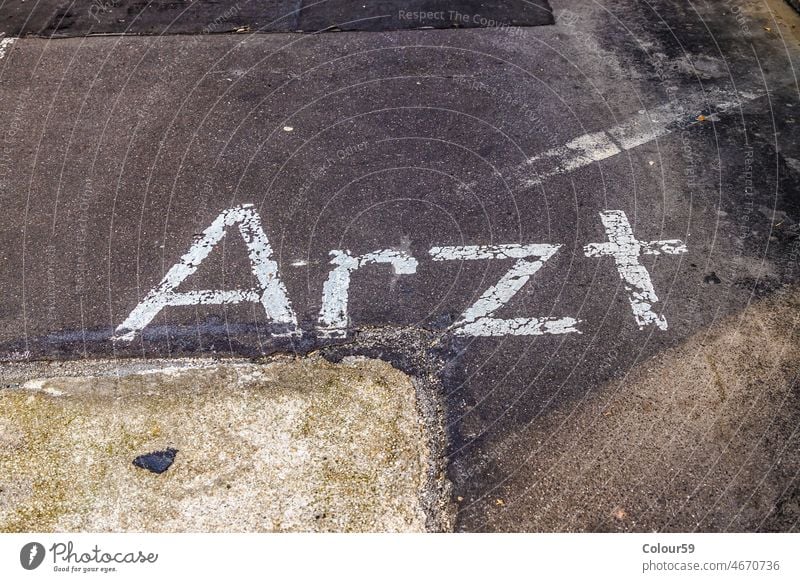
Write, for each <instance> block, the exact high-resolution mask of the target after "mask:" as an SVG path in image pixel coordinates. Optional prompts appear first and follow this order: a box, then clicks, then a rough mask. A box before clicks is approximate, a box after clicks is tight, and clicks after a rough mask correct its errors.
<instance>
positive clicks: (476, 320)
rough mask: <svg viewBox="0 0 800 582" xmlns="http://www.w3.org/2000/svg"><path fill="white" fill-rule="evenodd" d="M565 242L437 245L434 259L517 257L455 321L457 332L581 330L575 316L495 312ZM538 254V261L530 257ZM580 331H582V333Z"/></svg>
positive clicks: (498, 333) (485, 334)
mask: <svg viewBox="0 0 800 582" xmlns="http://www.w3.org/2000/svg"><path fill="white" fill-rule="evenodd" d="M559 248H561V245H544V244H530V245H521V244H507V245H487V246H464V247H433V248H432V249H431V250H430V251H429V253H430V255H431V258H432V259H433V260H434V261H464V260H471V261H475V260H486V259H516V262H515V263H514V266H513V267H511V269H510V270H509V271H508V272H506V274H505V275H503V276H502V277H501V279H500V280H499V281H498V282H497V284H495V285H493V286H492V287H490V288H489V289H487V290H486V291H485V292H484V293H483V295H481V296H480V298H479V299H478V300H477V301H476V302H475V303H474V304H473V305H472V306H470V307H469V308H467V310H466V311H465V312H464V313H463V314H462V315H461V318H460V319H459V320H458V321H456V323H454V324H453V326H452V330H453V332H454V333H455V334H456V335H468V336H483V337H497V336H504V335H544V334H564V333H574V332H578V329H577V328H576V327H575V326H576V325H577V324H578V320H576V319H574V318H572V317H518V318H515V319H499V318H496V317H493V315H494V314H495V312H497V310H499V309H500V308H501V307H502V306H503V305H505V304H506V303H508V302H509V301H510V300H511V298H512V297H514V295H516V294H517V292H519V290H520V289H522V287H523V286H524V285H525V284H526V283H527V282H528V280H529V279H530V278H531V277H532V276H533V274H534V273H536V271H538V270H539V269H541V268H542V265H544V263H545V261H547V260H548V259H549V258H550V257H552V256H553V255H554V254H556V252H557V251H558V249H559ZM532 257H535V258H536V260H528V259H530V258H532ZM578 333H580V332H578Z"/></svg>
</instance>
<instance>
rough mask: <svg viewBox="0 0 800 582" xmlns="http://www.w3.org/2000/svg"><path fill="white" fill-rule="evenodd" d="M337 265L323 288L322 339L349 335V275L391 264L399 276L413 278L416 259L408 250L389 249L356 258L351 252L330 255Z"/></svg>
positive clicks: (320, 335)
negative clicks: (362, 269) (383, 264)
mask: <svg viewBox="0 0 800 582" xmlns="http://www.w3.org/2000/svg"><path fill="white" fill-rule="evenodd" d="M330 254H331V256H332V257H333V259H331V264H332V265H335V266H334V268H333V269H332V270H331V272H330V274H329V275H328V279H327V281H325V284H324V285H323V288H322V309H321V310H320V313H319V327H318V328H317V334H318V336H319V337H322V338H341V337H346V336H347V325H348V315H347V304H348V301H349V294H350V275H351V274H352V273H353V272H354V271H356V270H358V269H360V268H361V267H363V266H364V265H369V264H378V263H388V264H390V265H392V267H393V269H394V273H395V274H396V275H413V274H414V273H416V272H417V260H416V259H415V258H414V257H412V256H411V255H410V254H409V253H407V252H406V251H402V250H400V251H398V250H394V249H386V250H382V251H375V252H374V253H367V254H365V255H361V256H360V257H354V256H352V255H351V254H350V252H349V251H339V250H334V251H331V252H330Z"/></svg>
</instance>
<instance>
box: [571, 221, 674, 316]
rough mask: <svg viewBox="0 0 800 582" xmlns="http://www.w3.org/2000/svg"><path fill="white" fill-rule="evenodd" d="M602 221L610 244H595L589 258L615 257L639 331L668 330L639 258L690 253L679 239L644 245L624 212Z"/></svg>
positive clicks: (588, 247)
mask: <svg viewBox="0 0 800 582" xmlns="http://www.w3.org/2000/svg"><path fill="white" fill-rule="evenodd" d="M600 219H601V220H602V222H603V226H604V227H605V231H606V235H607V236H608V241H609V242H606V243H591V244H588V245H586V246H585V247H584V248H583V251H584V254H585V255H586V256H587V257H606V256H609V257H613V258H614V262H615V263H616V266H617V271H618V272H619V276H620V277H621V278H622V281H623V283H624V285H625V290H626V291H627V293H628V301H629V302H630V304H631V309H632V310H633V316H634V318H635V319H636V323H637V325H638V326H639V329H644V328H645V327H647V326H649V325H655V326H656V327H658V328H659V329H661V330H666V329H667V320H666V318H665V317H664V316H663V315H659V314H657V313H655V312H654V311H653V304H655V303H656V302H657V301H658V296H657V295H656V292H655V289H654V288H653V282H652V280H651V279H650V273H649V272H648V271H647V269H646V268H645V267H644V265H642V264H641V263H640V262H639V256H640V255H642V254H645V255H661V254H666V255H678V254H682V253H685V252H687V248H686V245H685V244H684V243H683V242H682V241H680V240H677V239H672V240H657V241H650V242H642V241H639V240H637V239H636V237H635V236H634V235H633V229H632V228H631V225H630V222H628V217H627V216H626V215H625V213H624V212H623V211H622V210H604V211H603V212H601V213H600Z"/></svg>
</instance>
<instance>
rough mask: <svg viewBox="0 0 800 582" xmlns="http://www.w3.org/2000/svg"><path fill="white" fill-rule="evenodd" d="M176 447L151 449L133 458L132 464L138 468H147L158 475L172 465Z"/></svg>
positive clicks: (176, 451)
mask: <svg viewBox="0 0 800 582" xmlns="http://www.w3.org/2000/svg"><path fill="white" fill-rule="evenodd" d="M177 453H178V450H177V449H167V450H165V451H153V452H152V453H147V454H146V455H139V456H138V457H136V458H135V459H134V460H133V464H134V465H135V466H137V467H139V468H140V469H147V470H148V471H150V472H151V473H156V474H157V475H160V474H161V473H163V472H164V471H166V470H167V469H169V468H170V467H171V466H172V463H174V462H175V455H176V454H177Z"/></svg>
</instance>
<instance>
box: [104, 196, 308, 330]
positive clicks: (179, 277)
mask: <svg viewBox="0 0 800 582" xmlns="http://www.w3.org/2000/svg"><path fill="white" fill-rule="evenodd" d="M234 225H237V226H238V227H239V232H240V233H241V235H242V238H243V239H244V242H245V244H246V245H247V254H248V256H249V258H250V265H251V267H252V270H253V275H255V277H256V280H257V281H258V283H259V287H258V288H255V289H236V290H232V291H219V290H213V291H186V292H184V293H176V292H175V289H176V288H177V287H178V286H179V285H180V284H181V283H182V282H183V281H184V279H186V278H187V277H188V276H189V275H191V274H192V273H194V272H195V271H197V267H198V266H200V263H202V262H203V260H204V259H205V258H206V257H208V255H209V254H210V253H211V251H212V250H213V249H214V247H215V246H216V245H217V243H218V242H219V241H220V240H222V237H223V236H225V231H226V229H228V228H230V227H231V226H234ZM243 302H251V303H261V305H262V306H263V307H264V310H265V311H266V312H267V316H268V317H270V318H271V319H272V320H273V321H275V322H276V323H279V324H285V325H286V326H287V329H288V331H287V332H284V333H281V334H278V335H283V336H288V335H296V334H297V317H296V316H295V314H294V311H293V310H292V305H291V303H290V301H289V296H288V294H287V293H286V287H285V286H284V285H283V282H282V281H281V280H280V277H279V276H278V264H277V263H276V262H275V261H274V260H273V259H272V247H271V246H270V244H269V239H267V235H266V234H265V233H264V229H263V228H262V227H261V217H260V216H259V215H258V212H256V210H255V208H254V207H253V205H252V204H244V205H242V206H237V207H236V208H231V209H229V210H225V211H224V212H223V213H222V214H220V215H219V216H218V217H217V219H216V220H214V222H213V223H212V224H211V226H209V227H208V228H207V229H206V230H205V231H204V232H203V236H202V238H200V239H199V240H198V241H197V242H195V243H194V244H193V245H192V247H191V248H190V249H189V251H188V252H187V253H186V254H185V255H183V257H181V260H180V261H179V262H178V263H177V264H175V265H174V266H173V267H172V268H171V269H170V270H169V272H168V273H167V274H166V275H165V276H164V278H163V279H162V280H161V283H159V284H158V285H157V286H156V287H155V288H154V289H153V290H152V291H150V293H148V294H147V296H146V297H145V298H144V299H143V300H142V302H141V303H139V305H137V306H136V308H135V309H134V310H133V311H132V312H131V314H130V315H129V316H128V318H127V319H126V320H125V321H124V322H122V324H121V325H120V326H119V327H118V328H117V329H116V331H115V334H114V337H113V338H112V339H114V340H122V341H131V340H132V339H133V338H134V337H135V335H136V333H137V332H139V331H141V330H143V329H144V328H145V327H146V326H147V325H148V324H149V323H150V322H151V321H153V319H154V318H155V316H156V315H158V313H159V312H160V311H161V310H162V309H164V308H165V307H169V306H180V305H223V304H235V303H243Z"/></svg>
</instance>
